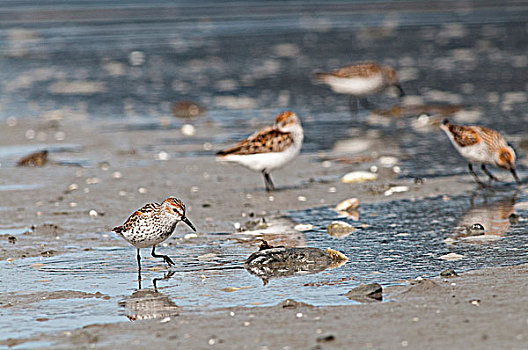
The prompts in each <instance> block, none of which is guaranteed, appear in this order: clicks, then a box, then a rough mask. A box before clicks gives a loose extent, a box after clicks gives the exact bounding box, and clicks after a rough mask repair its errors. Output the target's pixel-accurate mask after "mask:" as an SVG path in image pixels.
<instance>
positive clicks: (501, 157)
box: [495, 146, 516, 170]
mask: <svg viewBox="0 0 528 350" xmlns="http://www.w3.org/2000/svg"><path fill="white" fill-rule="evenodd" d="M515 159H516V156H515V151H514V150H513V147H511V146H506V147H502V148H501V149H499V151H498V152H496V154H495V164H497V166H498V167H500V168H503V169H506V170H512V169H513V170H515Z"/></svg>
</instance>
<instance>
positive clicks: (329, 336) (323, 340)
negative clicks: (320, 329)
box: [316, 334, 335, 343]
mask: <svg viewBox="0 0 528 350" xmlns="http://www.w3.org/2000/svg"><path fill="white" fill-rule="evenodd" d="M334 340H335V336H334V335H333V334H323V335H320V336H318V337H317V339H316V341H317V342H318V343H329V342H331V341H334Z"/></svg>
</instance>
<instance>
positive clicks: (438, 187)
mask: <svg viewBox="0 0 528 350" xmlns="http://www.w3.org/2000/svg"><path fill="white" fill-rule="evenodd" d="M204 118H207V117H204ZM37 124H38V125H36V122H34V121H20V122H19V123H18V124H17V125H15V126H11V127H4V128H2V129H1V131H0V133H1V137H0V140H2V141H1V142H2V144H1V145H0V147H1V146H13V145H22V144H35V145H37V144H39V141H37V140H29V141H28V140H27V138H26V136H25V134H26V131H27V129H28V128H34V129H36V130H49V129H47V128H49V124H47V123H45V122H40V123H37ZM80 125H82V127H79V126H80ZM111 129H112V127H111V126H109V125H108V123H106V122H91V123H86V122H84V121H81V122H67V121H59V122H58V123H54V129H53V132H49V131H48V133H49V134H51V135H52V134H53V133H55V132H57V130H60V131H62V132H64V134H65V135H66V139H65V140H63V141H60V142H57V143H59V144H61V143H68V144H74V145H78V146H80V147H77V148H76V151H75V152H67V151H66V152H51V153H50V155H49V161H50V163H48V164H47V165H45V166H44V167H42V168H27V167H13V166H12V164H13V162H11V161H10V160H9V159H11V158H12V159H13V160H14V159H16V157H17V155H13V156H12V157H11V158H9V157H7V160H6V161H5V163H4V164H3V166H2V167H1V168H0V178H1V179H2V180H1V183H0V186H4V187H3V188H2V194H3V195H2V198H3V201H2V210H0V224H1V225H2V227H4V228H5V227H7V226H11V227H13V228H20V227H30V226H34V228H33V229H32V230H30V232H28V233H26V234H22V235H16V237H17V241H16V243H15V244H11V243H8V240H7V235H3V238H2V243H1V245H0V248H1V250H0V256H1V257H2V260H6V259H14V260H12V262H13V261H15V263H16V261H17V260H19V259H23V258H25V257H31V256H43V257H46V256H47V255H48V256H49V255H53V256H55V255H60V254H62V253H65V252H71V251H75V250H88V251H89V250H90V249H93V248H94V247H102V246H127V243H126V242H124V241H122V240H121V239H120V238H119V237H116V236H115V235H114V234H112V233H111V232H110V230H111V228H112V227H113V226H115V225H118V224H120V223H121V221H123V220H124V219H125V218H126V217H127V216H128V215H129V213H130V212H132V211H133V210H134V209H136V208H137V207H139V206H141V205H143V204H144V203H146V202H149V201H153V200H162V199H163V198H165V197H167V196H169V195H176V196H178V197H179V198H181V199H182V200H183V201H184V202H185V203H188V214H187V216H188V217H189V218H190V219H191V220H192V222H193V223H194V224H195V226H196V227H197V228H198V232H199V233H200V232H228V233H232V232H234V231H235V228H234V223H235V222H244V221H245V220H247V218H248V216H249V213H255V214H256V215H258V216H264V217H266V218H267V219H268V220H270V221H273V220H275V219H277V218H280V216H281V215H282V214H284V213H285V212H286V211H288V210H300V209H306V208H312V207H317V206H322V205H331V206H333V205H335V204H337V203H338V202H340V201H342V200H344V199H346V198H349V197H357V198H358V199H359V202H360V205H361V203H375V202H379V201H389V200H395V199H405V198H407V199H412V198H414V199H419V198H426V197H431V196H437V195H443V194H446V195H457V194H467V195H468V196H469V195H470V194H471V193H472V190H473V189H475V185H474V183H473V182H472V180H471V178H470V177H469V176H449V177H440V178H432V179H428V180H427V181H425V182H424V183H418V184H416V183H415V182H414V181H413V179H405V178H397V177H396V174H395V173H394V172H393V171H392V170H390V169H389V170H390V171H389V170H387V169H381V171H380V172H379V175H380V177H379V179H378V180H376V181H374V182H365V183H358V184H344V183H342V182H340V177H341V176H342V175H343V174H345V173H346V172H348V171H352V170H367V169H369V167H370V166H371V165H372V162H365V163H359V164H345V163H340V162H330V164H328V163H325V166H323V163H322V162H321V159H323V158H324V159H326V158H328V157H330V158H332V157H336V156H338V155H339V154H337V153H333V152H331V151H330V152H327V153H326V154H318V153H304V154H302V155H301V156H300V157H298V158H297V159H296V160H295V161H294V162H293V163H292V166H290V167H287V168H285V169H282V170H279V171H276V172H275V173H273V176H274V180H275V184H276V186H277V187H278V188H279V190H278V191H276V192H273V193H271V194H268V193H266V192H265V191H264V186H263V181H262V179H261V176H260V174H254V173H251V172H250V171H248V170H246V169H243V168H238V167H236V166H230V165H225V164H218V163H216V162H215V160H214V157H213V156H212V154H213V151H214V150H215V149H219V148H221V147H222V146H223V145H221V144H219V145H206V148H211V150H209V151H208V152H210V154H203V153H201V154H202V155H200V156H190V155H187V156H185V155H179V153H178V152H181V148H180V147H179V145H184V146H183V147H184V148H185V151H186V152H190V153H189V154H192V152H197V154H200V152H203V149H204V143H203V142H202V141H201V140H203V139H207V137H208V136H210V135H213V134H215V133H218V132H220V130H218V129H217V127H216V126H215V125H214V123H213V124H211V123H205V122H204V123H197V134H196V136H195V137H194V138H189V137H188V136H184V135H182V134H181V133H180V132H179V130H178V129H176V128H174V129H168V130H164V129H163V128H162V129H160V130H141V131H122V132H121V131H116V132H107V130H111ZM163 139H168V140H171V141H170V143H166V144H165V145H163V146H160V143H159V140H163ZM40 143H41V142H40ZM48 143H49V142H48ZM377 145H378V146H376V147H378V149H376V150H374V151H375V152H377V153H378V154H385V153H387V152H390V153H391V154H394V153H395V150H394V149H393V148H392V147H391V146H390V145H387V144H385V145H384V144H383V143H378V144H377ZM156 147H161V148H159V149H156ZM383 147H385V148H383ZM37 148H38V147H37ZM370 151H373V150H370ZM160 152H167V154H169V157H168V159H167V160H159V159H156V157H158V158H159V157H160ZM396 156H397V154H396ZM162 158H166V157H165V156H162ZM66 159H68V160H72V159H73V160H85V161H87V164H88V165H86V166H85V167H78V166H66V165H59V164H56V162H59V163H60V162H61V161H64V160H66ZM72 184H75V185H72ZM388 184H391V185H406V186H408V187H409V191H407V192H402V193H394V194H392V195H391V196H385V195H384V194H383V191H379V189H380V188H381V189H383V188H387V185H388ZM13 185H33V186H34V187H33V188H31V189H23V187H22V189H9V188H12V187H9V186H13ZM36 185H38V186H36ZM0 188H1V187H0ZM330 188H333V189H332V190H331V191H329V189H330ZM300 196H301V198H302V197H305V198H306V200H304V199H302V200H299V197H300ZM270 198H272V199H270ZM92 210H95V211H96V212H97V215H94V214H93V212H92V215H90V211H92ZM290 225H291V226H293V223H290ZM288 230H290V232H295V230H293V227H289V228H286V229H285V232H288ZM185 233H188V230H187V229H186V228H185V227H178V228H177V230H176V233H175V234H174V236H173V238H172V239H171V240H181V236H182V235H184V234H185ZM57 237H59V238H57ZM259 237H260V236H257V237H256V238H255V240H254V245H255V250H256V249H257V246H258V243H259V240H258V238H259ZM203 239H204V244H207V239H206V238H203ZM65 242H67V243H70V242H75V246H71V245H70V244H67V243H65ZM289 244H291V245H294V244H298V245H303V244H302V242H299V241H292V242H289ZM144 254H145V253H144ZM349 258H350V259H352V260H353V259H354V256H350V257H349ZM119 259H127V260H129V263H130V264H131V265H133V264H135V259H134V249H133V248H132V247H130V254H129V256H125V257H119ZM44 263H45V261H44ZM519 263H521V262H519ZM3 268H6V269H9V264H7V265H4V267H3ZM527 280H528V266H526V265H521V266H517V267H503V268H489V269H484V270H480V271H474V272H468V273H464V274H462V276H461V277H455V278H449V279H447V280H444V279H442V278H436V279H434V284H433V283H421V284H416V285H412V283H415V282H412V281H407V282H406V283H405V284H404V285H401V286H392V287H388V288H386V290H385V291H384V299H385V300H386V301H387V300H388V302H384V303H378V302H373V303H367V304H361V305H345V306H331V307H311V306H298V307H287V308H283V307H282V306H280V305H278V306H274V307H254V308H231V309H214V308H213V309H210V308H203V310H201V311H200V312H198V313H196V312H187V311H186V310H185V308H183V309H181V310H178V312H177V313H175V314H174V313H173V314H169V315H171V316H166V317H162V318H158V319H155V320H147V321H136V322H129V321H123V322H119V323H112V324H97V323H95V324H92V325H89V326H85V327H83V328H82V329H70V330H65V331H63V332H59V333H57V332H48V333H44V334H41V335H38V336H33V337H29V338H28V337H22V338H19V337H17V336H16V334H13V335H12V336H11V337H10V339H8V340H4V341H1V342H0V344H1V345H4V346H10V345H11V346H13V345H16V344H21V345H19V346H20V348H24V347H25V346H26V345H27V346H30V345H31V344H34V345H36V346H37V347H39V348H54V349H57V348H77V347H82V348H91V347H93V348H98V349H99V348H101V349H103V348H105V349H106V348H114V347H123V346H127V347H130V348H138V349H139V348H144V347H145V346H156V347H160V348H165V347H173V346H178V347H185V348H195V349H202V348H211V347H216V348H222V349H243V348H249V349H255V348H257V349H261V348H262V349H264V348H269V349H275V348H291V349H310V348H313V349H317V348H323V349H326V348H336V349H338V348H384V349H387V348H390V349H392V348H402V347H407V348H437V349H440V348H447V347H454V348H475V349H476V348H478V349H482V348H490V349H492V348H510V349H523V348H526V344H527V342H528V331H527V330H528V318H527V317H526V315H527V314H528V309H527V306H526V305H528V304H527V303H526V301H527V300H526V299H527V296H526V293H525V290H526V281H527ZM166 283H171V280H169V281H168V282H166ZM325 288H331V286H329V287H325ZM56 289H57V290H61V292H59V293H56V294H49V295H47V296H48V297H51V298H53V297H55V298H62V299H69V298H71V299H72V302H77V300H81V299H80V298H104V297H105V293H104V291H101V293H99V294H98V295H97V294H90V293H81V294H82V295H78V294H79V291H68V289H67V288H66V287H65V286H60V288H59V286H57V288H56ZM160 292H161V293H163V289H162V288H160ZM70 294H71V295H70ZM40 297H42V296H41V295H34V296H31V295H30V296H26V297H25V298H21V297H20V296H19V295H18V296H17V295H14V296H11V297H9V295H8V296H4V297H3V298H2V301H1V302H2V304H3V305H2V306H3V307H4V308H6V307H7V308H8V307H11V306H13V304H16V305H17V307H18V308H21V309H22V310H23V308H24V305H25V304H27V305H28V306H29V305H32V304H34V303H38V302H39V298H40ZM289 297H292V298H293V299H295V296H289ZM176 304H177V301H176ZM146 312H147V313H148V306H147V310H146ZM233 313H234V316H232V315H233ZM123 319H124V318H123ZM31 342H37V343H31Z"/></svg>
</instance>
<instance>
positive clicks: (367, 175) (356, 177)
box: [341, 171, 378, 184]
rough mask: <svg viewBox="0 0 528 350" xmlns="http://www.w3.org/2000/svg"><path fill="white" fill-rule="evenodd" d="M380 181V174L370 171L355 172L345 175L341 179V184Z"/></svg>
mask: <svg viewBox="0 0 528 350" xmlns="http://www.w3.org/2000/svg"><path fill="white" fill-rule="evenodd" d="M377 179H378V174H374V173H371V172H369V171H353V172H351V173H348V174H345V176H343V177H342V178H341V182H343V183H346V184H349V183H355V182H365V181H374V180H377Z"/></svg>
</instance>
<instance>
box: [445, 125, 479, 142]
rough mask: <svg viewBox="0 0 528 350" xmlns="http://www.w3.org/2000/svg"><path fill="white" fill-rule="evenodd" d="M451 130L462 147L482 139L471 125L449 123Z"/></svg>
mask: <svg viewBox="0 0 528 350" xmlns="http://www.w3.org/2000/svg"><path fill="white" fill-rule="evenodd" d="M449 131H450V132H451V134H452V135H453V138H454V140H455V142H456V143H457V144H458V145H459V146H460V147H467V146H472V145H474V144H476V143H478V142H479V141H480V137H479V134H478V133H477V132H476V131H475V129H474V128H473V127H471V126H466V125H455V124H449Z"/></svg>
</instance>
